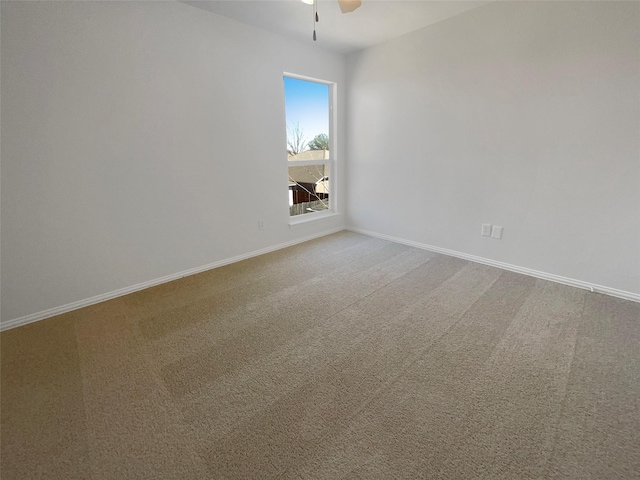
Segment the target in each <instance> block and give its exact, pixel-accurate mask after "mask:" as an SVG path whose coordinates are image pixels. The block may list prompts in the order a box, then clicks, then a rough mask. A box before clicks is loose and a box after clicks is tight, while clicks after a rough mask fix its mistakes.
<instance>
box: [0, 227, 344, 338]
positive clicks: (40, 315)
mask: <svg viewBox="0 0 640 480" xmlns="http://www.w3.org/2000/svg"><path fill="white" fill-rule="evenodd" d="M343 230H344V228H343V227H339V228H334V229H331V230H325V231H323V232H321V233H317V234H315V235H310V236H306V237H303V238H299V239H296V240H292V241H289V242H285V243H280V244H277V245H272V246H270V247H266V248H262V249H260V250H254V251H252V252H249V253H245V254H243V255H237V256H235V257H231V258H226V259H224V260H220V261H217V262H213V263H209V264H207V265H203V266H201V267H196V268H190V269H189V270H184V271H182V272H178V273H174V274H172V275H166V276H164V277H161V278H156V279H155V280H149V281H148V282H143V283H138V284H137V285H132V286H130V287H125V288H121V289H119V290H114V291H112V292H108V293H103V294H101V295H96V296H94V297H91V298H87V299H84V300H79V301H77V302H73V303H69V304H66V305H62V306H60V307H55V308H50V309H47V310H43V311H41V312H37V313H33V314H31V315H25V316H23V317H19V318H14V319H12V320H8V321H6V322H5V321H0V331H4V330H9V329H11V328H16V327H20V326H22V325H27V324H29V323H34V322H38V321H40V320H44V319H46V318H50V317H53V316H56V315H61V314H63V313H67V312H71V311H73V310H78V309H79V308H83V307H88V306H90V305H95V304H96V303H100V302H104V301H106V300H111V299H114V298H117V297H122V296H123V295H128V294H130V293H133V292H137V291H140V290H144V289H145V288H149V287H155V286H156V285H161V284H163V283H167V282H171V281H173V280H178V279H180V278H183V277H188V276H189V275H195V274H196V273H201V272H206V271H207V270H213V269H214V268H218V267H223V266H224V265H229V264H231V263H236V262H240V261H242V260H247V259H249V258H253V257H257V256H260V255H264V254H265V253H270V252H275V251H276V250H282V249H283V248H287V247H292V246H293V245H297V244H299V243H304V242H308V241H310V240H314V239H316V238H320V237H324V236H326V235H331V234H333V233H337V232H341V231H343Z"/></svg>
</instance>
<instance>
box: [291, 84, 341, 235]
mask: <svg viewBox="0 0 640 480" xmlns="http://www.w3.org/2000/svg"><path fill="white" fill-rule="evenodd" d="M284 77H288V78H295V79H297V80H305V81H307V82H314V83H319V84H321V85H328V86H329V134H328V135H329V158H328V159H324V160H296V162H295V165H297V166H304V165H328V166H329V209H328V210H325V211H322V212H313V213H305V214H301V215H295V216H293V217H292V216H291V215H289V207H288V206H289V198H288V197H287V201H286V203H285V205H287V216H288V217H289V226H291V227H294V226H296V225H300V224H304V223H308V222H313V221H316V220H321V219H323V218H328V217H333V216H335V215H338V195H337V191H338V169H337V163H338V162H337V145H338V141H337V140H338V139H337V133H336V130H337V128H336V125H337V123H338V122H337V112H336V110H337V109H336V99H337V90H338V86H337V84H336V82H332V81H328V80H321V79H319V78H313V77H307V76H305V75H298V74H296V73H289V72H284V73H283V76H282V78H283V92H284ZM283 98H284V99H285V111H286V97H284V96H283ZM284 125H285V132H286V113H285V121H284ZM285 153H286V152H285ZM285 162H286V163H287V171H288V168H289V166H290V164H291V162H289V160H287V158H286V156H285ZM287 190H288V189H287ZM287 195H288V191H287Z"/></svg>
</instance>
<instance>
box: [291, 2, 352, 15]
mask: <svg viewBox="0 0 640 480" xmlns="http://www.w3.org/2000/svg"><path fill="white" fill-rule="evenodd" d="M302 1H304V0H302ZM338 3H339V4H340V10H341V11H342V13H349V12H353V11H354V10H355V9H356V8H358V7H360V5H362V0H338Z"/></svg>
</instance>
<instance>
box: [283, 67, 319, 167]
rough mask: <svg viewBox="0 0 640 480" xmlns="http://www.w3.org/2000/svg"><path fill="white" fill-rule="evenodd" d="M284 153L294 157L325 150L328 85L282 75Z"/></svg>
mask: <svg viewBox="0 0 640 480" xmlns="http://www.w3.org/2000/svg"><path fill="white" fill-rule="evenodd" d="M284 96H285V112H286V121H287V154H288V157H289V160H296V159H298V160H299V159H300V158H298V157H299V156H300V155H302V154H304V152H309V151H316V152H326V157H324V154H323V158H328V150H329V85H325V84H322V83H316V82H310V81H307V80H300V79H297V78H290V77H284Z"/></svg>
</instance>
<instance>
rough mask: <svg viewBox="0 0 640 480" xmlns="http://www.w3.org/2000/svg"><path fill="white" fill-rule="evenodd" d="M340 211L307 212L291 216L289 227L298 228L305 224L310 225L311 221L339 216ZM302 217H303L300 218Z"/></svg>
mask: <svg viewBox="0 0 640 480" xmlns="http://www.w3.org/2000/svg"><path fill="white" fill-rule="evenodd" d="M339 215H340V213H338V212H327V213H325V212H318V213H305V214H303V215H296V216H295V217H290V218H289V227H290V228H296V227H301V226H303V225H308V224H309V223H313V222H318V221H320V220H325V219H327V218H332V217H337V216H339ZM300 217H301V218H300Z"/></svg>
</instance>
